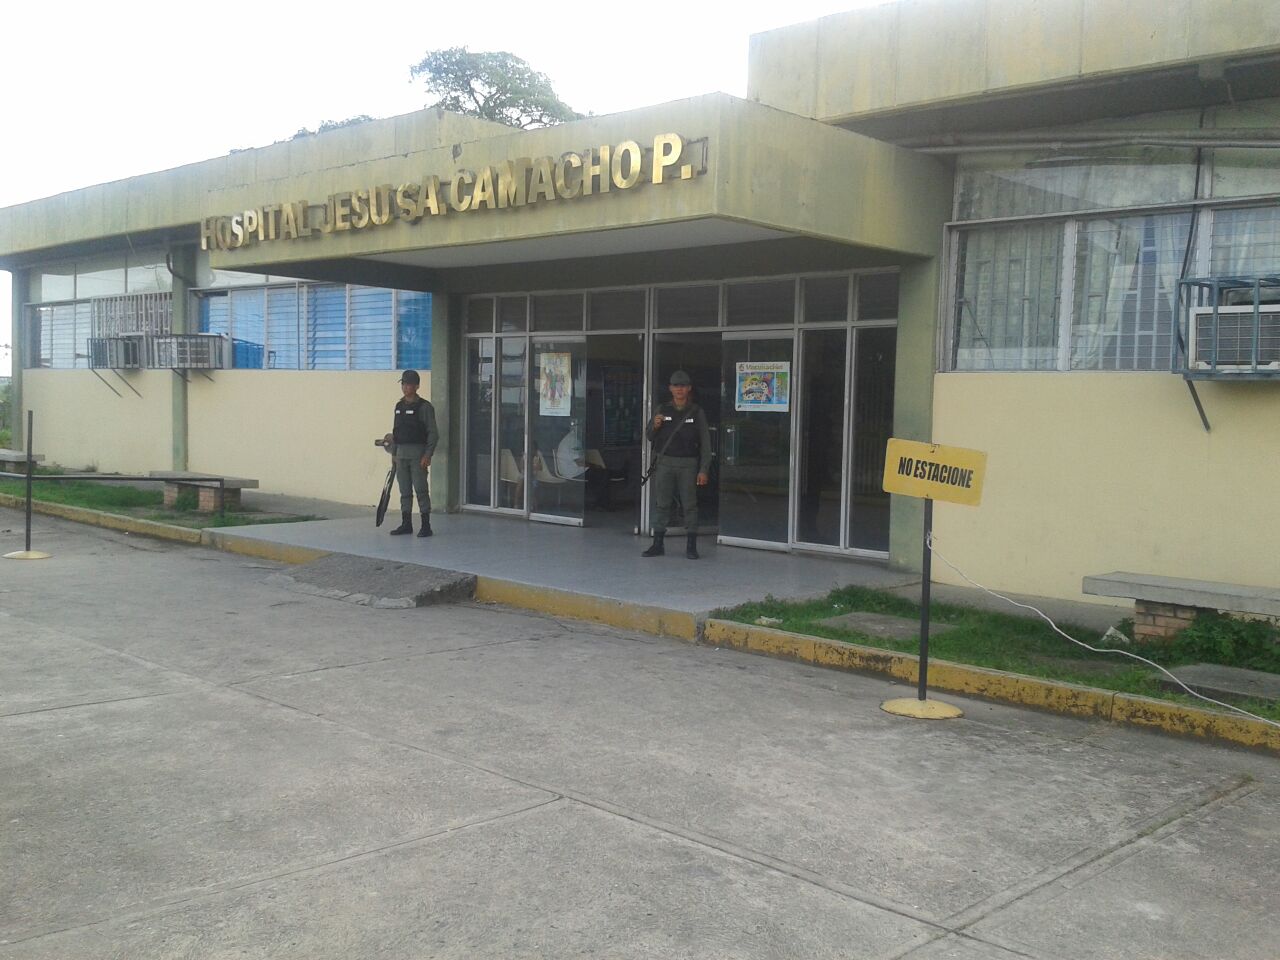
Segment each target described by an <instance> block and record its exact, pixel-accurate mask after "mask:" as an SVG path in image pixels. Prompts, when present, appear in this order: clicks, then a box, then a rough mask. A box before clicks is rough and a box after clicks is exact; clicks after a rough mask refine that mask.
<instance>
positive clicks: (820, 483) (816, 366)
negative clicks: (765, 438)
mask: <svg viewBox="0 0 1280 960" xmlns="http://www.w3.org/2000/svg"><path fill="white" fill-rule="evenodd" d="M848 340H849V331H848V329H847V328H845V327H838V328H829V329H826V330H803V331H801V333H800V348H801V354H800V359H801V361H802V363H803V365H804V369H803V371H802V376H801V381H802V382H801V384H800V430H799V436H798V438H797V439H798V442H797V445H796V457H797V463H798V466H799V476H798V477H797V478H796V481H797V485H798V486H797V491H796V541H797V542H798V543H802V544H805V545H810V546H821V547H834V548H839V547H840V546H842V544H841V538H840V528H841V524H842V520H841V518H842V516H843V510H844V492H843V489H844V455H845V444H844V436H845V429H844V425H845V417H846V415H847V407H848V404H846V403H845V397H846V392H845V390H846V380H847V373H848V369H849V357H848Z"/></svg>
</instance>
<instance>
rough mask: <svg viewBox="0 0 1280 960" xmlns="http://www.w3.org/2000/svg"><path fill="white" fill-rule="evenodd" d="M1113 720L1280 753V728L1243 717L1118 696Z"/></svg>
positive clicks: (1137, 697) (1125, 694) (1126, 694)
mask: <svg viewBox="0 0 1280 960" xmlns="http://www.w3.org/2000/svg"><path fill="white" fill-rule="evenodd" d="M1111 719H1112V720H1115V721H1118V722H1120V723H1132V724H1136V725H1138V726H1143V727H1155V728H1156V729H1158V730H1165V731H1167V732H1169V733H1178V734H1182V735H1183V736H1187V737H1204V738H1206V739H1211V740H1228V741H1230V742H1231V743H1239V744H1241V745H1243V746H1246V747H1260V748H1261V749H1264V750H1274V751H1276V752H1278V753H1280V727H1273V726H1271V725H1269V724H1266V723H1259V722H1258V721H1257V720H1251V719H1250V718H1249V717H1245V716H1241V715H1240V714H1231V713H1217V712H1216V711H1213V710H1203V709H1201V708H1199V707H1193V706H1188V705H1186V704H1181V703H1171V702H1169V701H1168V700H1153V699H1152V698H1150V697H1139V696H1137V695H1136V694H1132V693H1117V694H1116V697H1115V708H1114V709H1113V710H1112V713H1111Z"/></svg>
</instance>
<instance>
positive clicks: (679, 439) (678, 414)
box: [653, 402, 702, 457]
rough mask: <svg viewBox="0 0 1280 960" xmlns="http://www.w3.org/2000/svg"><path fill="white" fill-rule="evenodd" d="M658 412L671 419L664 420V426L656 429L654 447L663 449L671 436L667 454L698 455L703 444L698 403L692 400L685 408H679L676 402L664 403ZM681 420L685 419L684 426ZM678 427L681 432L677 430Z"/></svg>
mask: <svg viewBox="0 0 1280 960" xmlns="http://www.w3.org/2000/svg"><path fill="white" fill-rule="evenodd" d="M657 412H658V413H661V414H662V415H663V416H664V417H670V418H671V419H669V420H664V421H663V423H662V426H660V427H659V428H658V429H657V430H655V431H654V434H653V449H654V450H655V451H661V450H662V448H663V445H664V444H666V443H667V438H668V437H670V438H671V443H670V445H669V446H667V448H666V453H665V456H668V457H697V456H698V454H699V452H700V448H701V446H702V443H701V440H702V437H701V435H700V434H699V433H698V422H697V415H698V412H699V410H698V405H697V404H696V403H693V402H690V403H689V405H688V406H687V407H685V408H684V409H683V410H677V409H676V407H675V404H674V403H664V404H662V405H661V406H659V407H658V411H657ZM681 421H684V426H682V427H681V426H679V425H680V423H681ZM677 427H679V432H677V430H676V428H677ZM672 434H674V436H672Z"/></svg>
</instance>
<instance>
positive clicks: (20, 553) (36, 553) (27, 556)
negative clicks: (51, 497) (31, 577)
mask: <svg viewBox="0 0 1280 960" xmlns="http://www.w3.org/2000/svg"><path fill="white" fill-rule="evenodd" d="M31 425H32V411H30V410H28V411H27V548H26V549H25V550H17V551H15V552H14V553H6V554H5V555H4V558H5V559H6V560H48V559H49V557H50V554H47V553H45V552H44V551H43V550H32V549H31V475H32V473H33V472H34V471H35V468H36V464H35V460H34V459H33V457H32V455H31V452H32V449H33V446H32V439H31Z"/></svg>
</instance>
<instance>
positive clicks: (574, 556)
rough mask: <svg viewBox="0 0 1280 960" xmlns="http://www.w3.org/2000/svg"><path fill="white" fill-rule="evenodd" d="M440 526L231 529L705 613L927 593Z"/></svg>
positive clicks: (1118, 611)
mask: <svg viewBox="0 0 1280 960" xmlns="http://www.w3.org/2000/svg"><path fill="white" fill-rule="evenodd" d="M272 509H275V508H274V507H273V508H272ZM300 512H312V513H314V512H318V511H317V510H310V511H300ZM325 515H326V516H328V515H330V514H327V513H326V514H325ZM415 523H416V520H415ZM432 527H433V529H434V530H435V532H436V536H434V537H432V538H431V539H430V540H420V539H418V538H416V537H390V536H388V535H387V530H388V529H389V525H388V524H384V525H383V527H382V528H381V529H379V528H377V527H375V526H374V525H373V518H372V509H371V508H370V509H369V510H365V511H362V512H361V513H360V515H359V516H356V517H347V518H343V519H332V520H322V521H309V522H304V523H289V524H265V525H262V526H256V527H254V526H250V527H235V528H233V529H231V530H229V531H228V533H232V534H234V535H236V536H244V537H248V538H252V539H256V540H262V541H265V542H268V543H283V544H288V545H290V546H299V547H310V548H312V549H317V550H329V551H334V552H339V553H351V554H355V555H357V556H363V557H374V558H378V559H383V560H396V561H400V562H408V563H422V564H425V565H427V566H435V567H442V568H445V569H448V570H458V571H461V572H463V573H472V574H476V575H477V576H484V577H492V578H495V579H500V580H509V581H512V582H514V583H519V584H526V585H530V586H535V587H546V588H551V589H556V590H566V591H571V592H575V593H584V594H590V595H591V596H595V597H603V598H606V599H610V600H619V601H622V602H625V603H635V604H645V605H651V606H657V607H664V608H667V609H671V610H679V611H684V612H688V613H692V614H696V615H703V614H706V613H707V612H709V611H711V610H714V609H717V608H720V607H731V606H736V605H737V604H740V603H746V602H748V601H751V600H762V599H764V597H765V595H766V594H772V595H773V596H775V597H782V598H790V599H799V598H808V597H819V596H823V595H824V594H826V593H827V592H829V591H830V590H832V589H834V588H835V587H842V586H850V585H856V586H863V587H872V588H876V589H882V590H895V592H900V593H902V594H903V595H904V596H911V595H914V597H915V599H916V600H917V601H918V600H919V594H920V587H919V584H920V577H919V575H918V574H912V573H903V572H901V571H896V570H891V569H889V567H888V566H887V565H886V564H884V563H880V562H874V561H859V560H854V559H850V558H847V557H827V556H821V555H815V554H803V553H780V552H775V551H770V550H752V549H746V548H743V547H726V546H720V545H717V544H716V542H715V538H714V537H702V538H700V539H699V546H698V549H699V551H700V552H701V554H702V559H701V560H699V561H697V562H693V561H689V560H686V559H685V557H684V540H683V538H676V539H673V541H672V542H671V543H670V544H669V551H668V554H667V556H665V557H658V558H651V559H646V558H643V557H641V556H640V552H641V550H642V549H643V548H644V547H645V546H646V545H647V544H648V539H647V538H644V539H642V538H639V537H636V536H634V535H632V534H631V533H630V532H629V531H625V530H619V529H609V528H584V527H570V526H562V525H559V524H548V523H531V522H528V521H525V520H522V519H518V518H513V517H501V516H492V515H485V514H477V513H455V514H437V515H435V516H433V517H432ZM935 590H936V595H935V599H936V600H939V601H944V602H951V603H961V604H967V605H972V606H978V607H989V608H992V609H1000V610H1003V611H1004V612H1007V613H1013V614H1018V613H1020V611H1019V610H1018V609H1017V608H1014V607H1011V606H1008V605H1002V604H1000V603H999V602H997V601H993V600H992V599H991V598H990V597H988V596H987V595H985V594H983V593H981V592H980V591H977V590H974V589H972V588H963V587H935ZM1024 599H1025V598H1024ZM1031 599H1033V600H1035V601H1036V603H1037V605H1039V606H1042V608H1044V609H1046V611H1047V612H1049V614H1050V615H1051V616H1054V617H1058V618H1063V619H1065V620H1066V621H1067V622H1070V623H1077V624H1082V625H1085V626H1095V627H1097V628H1098V629H1099V630H1100V631H1101V630H1105V629H1106V628H1107V627H1108V626H1110V625H1111V624H1112V623H1115V622H1116V621H1117V620H1119V619H1120V618H1121V617H1123V616H1124V615H1125V611H1124V610H1123V608H1119V607H1114V606H1107V605H1102V604H1090V603H1070V602H1065V601H1054V600H1043V599H1038V598H1031Z"/></svg>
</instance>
